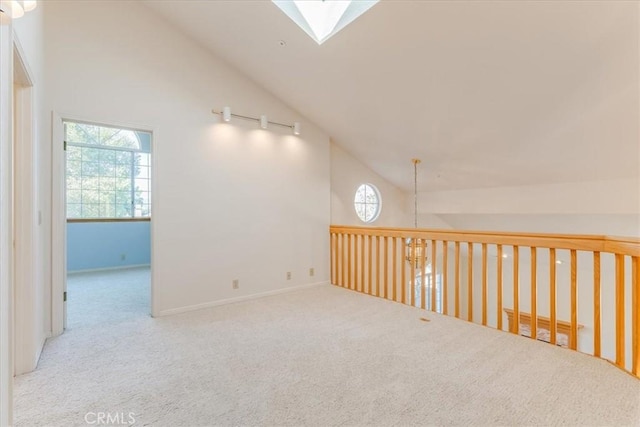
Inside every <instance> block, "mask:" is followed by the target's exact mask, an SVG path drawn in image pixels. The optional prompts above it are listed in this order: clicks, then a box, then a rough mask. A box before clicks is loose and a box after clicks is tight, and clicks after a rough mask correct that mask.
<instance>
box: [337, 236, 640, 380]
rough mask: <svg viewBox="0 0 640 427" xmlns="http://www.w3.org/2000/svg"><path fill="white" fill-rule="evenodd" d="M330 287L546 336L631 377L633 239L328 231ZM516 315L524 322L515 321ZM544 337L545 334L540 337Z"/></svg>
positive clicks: (638, 359)
mask: <svg viewBox="0 0 640 427" xmlns="http://www.w3.org/2000/svg"><path fill="white" fill-rule="evenodd" d="M330 233H331V282H332V283H333V284H335V285H337V286H342V287H345V288H348V289H352V290H355V291H358V292H363V293H366V294H369V295H374V296H377V297H382V298H385V299H389V300H392V301H396V302H399V303H403V304H408V305H412V306H416V307H420V308H422V309H425V310H430V311H434V312H439V313H441V314H445V315H452V316H455V317H457V318H462V319H465V320H468V321H471V322H476V323H479V324H482V325H485V326H490V327H494V328H497V329H500V330H504V331H510V332H513V333H517V334H522V330H521V329H522V326H528V327H529V329H530V331H531V332H530V334H529V335H530V336H531V337H532V338H539V335H541V334H542V335H544V336H548V339H545V340H547V341H549V342H550V343H551V344H555V345H558V343H559V341H561V340H559V335H560V334H568V337H566V338H567V340H566V342H567V343H568V344H567V346H568V347H569V348H570V349H572V350H579V351H581V352H584V353H588V354H592V355H594V356H596V357H599V358H603V359H606V360H610V361H611V362H613V363H614V364H615V365H616V366H618V367H620V368H622V369H624V370H626V371H628V372H630V373H632V374H633V375H635V376H636V377H640V313H639V310H640V308H639V306H640V302H639V301H638V298H639V295H640V284H639V280H638V264H639V262H640V261H639V260H640V239H638V238H631V237H629V238H627V237H609V236H595V235H593V236H592V235H560V234H529V233H527V234H524V233H503V232H477V231H446V230H426V229H405V228H367V227H347V226H331V228H330ZM522 319H526V321H524V322H526V325H522V324H521V322H523V320H522ZM545 334H546V335H545Z"/></svg>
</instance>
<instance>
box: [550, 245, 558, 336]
mask: <svg viewBox="0 0 640 427" xmlns="http://www.w3.org/2000/svg"><path fill="white" fill-rule="evenodd" d="M549 318H550V319H549V323H550V324H551V325H550V328H551V330H550V331H549V332H550V334H551V344H553V345H556V343H557V341H558V336H557V333H558V332H557V331H558V323H557V320H556V249H555V248H551V249H549Z"/></svg>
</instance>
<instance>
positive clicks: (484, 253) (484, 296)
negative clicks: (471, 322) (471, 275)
mask: <svg viewBox="0 0 640 427" xmlns="http://www.w3.org/2000/svg"><path fill="white" fill-rule="evenodd" d="M482 326H487V244H486V243H483V244H482Z"/></svg>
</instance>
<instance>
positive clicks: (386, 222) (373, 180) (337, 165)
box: [331, 142, 413, 227]
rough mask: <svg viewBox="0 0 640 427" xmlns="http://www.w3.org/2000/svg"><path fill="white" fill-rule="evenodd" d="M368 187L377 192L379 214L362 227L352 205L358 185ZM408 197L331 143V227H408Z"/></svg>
mask: <svg viewBox="0 0 640 427" xmlns="http://www.w3.org/2000/svg"><path fill="white" fill-rule="evenodd" d="M365 183H370V184H373V185H375V186H376V187H377V188H378V190H379V191H380V195H381V198H382V211H381V212H380V216H379V217H378V219H377V220H376V221H374V222H373V223H371V224H365V223H363V222H362V221H361V220H360V218H358V215H356V212H355V209H354V207H353V201H354V197H355V194H356V190H357V189H358V187H359V186H360V185H361V184H365ZM406 201H407V195H406V194H405V193H404V192H403V191H402V190H400V189H399V188H398V187H396V186H394V185H392V184H390V183H389V182H388V181H387V180H386V179H384V178H382V177H381V176H380V175H378V174H377V173H375V172H374V171H373V170H371V169H370V168H369V167H367V166H366V165H364V164H363V163H362V162H360V161H359V160H358V159H356V158H355V157H353V156H352V155H351V154H350V153H348V152H347V151H345V150H344V149H342V148H341V147H340V146H338V145H337V144H335V143H333V142H332V143H331V223H332V224H335V225H361V226H365V225H367V226H372V227H409V226H412V225H413V219H412V218H413V215H412V214H409V212H413V210H411V211H407V209H406V208H407V204H406V203H407V202H406Z"/></svg>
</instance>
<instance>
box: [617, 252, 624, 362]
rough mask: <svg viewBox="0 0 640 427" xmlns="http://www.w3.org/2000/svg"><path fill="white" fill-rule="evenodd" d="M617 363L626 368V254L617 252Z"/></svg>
mask: <svg viewBox="0 0 640 427" xmlns="http://www.w3.org/2000/svg"><path fill="white" fill-rule="evenodd" d="M616 365H618V366H620V367H621V368H624V255H621V254H616Z"/></svg>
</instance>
